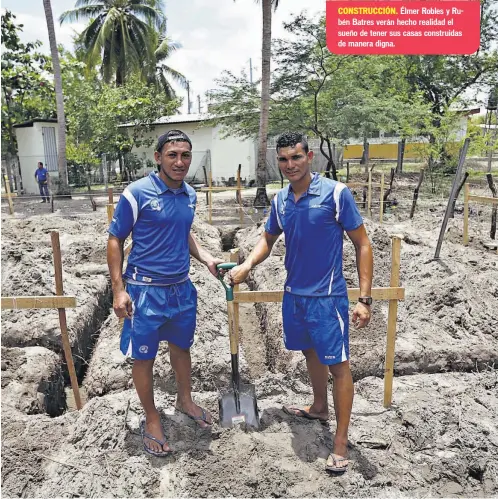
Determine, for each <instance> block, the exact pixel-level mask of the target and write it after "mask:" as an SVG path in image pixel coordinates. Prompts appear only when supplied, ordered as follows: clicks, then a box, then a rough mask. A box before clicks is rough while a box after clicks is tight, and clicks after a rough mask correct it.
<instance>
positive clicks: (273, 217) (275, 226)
mask: <svg viewBox="0 0 498 499" xmlns="http://www.w3.org/2000/svg"><path fill="white" fill-rule="evenodd" d="M277 203H278V194H277V195H276V196H274V198H273V201H272V202H271V210H270V216H269V217H268V220H267V221H266V224H265V232H268V234H272V235H273V236H279V235H280V234H282V232H283V228H282V223H281V221H280V218H279V214H278V207H277Z"/></svg>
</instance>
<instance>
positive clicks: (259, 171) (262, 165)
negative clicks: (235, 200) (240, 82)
mask: <svg viewBox="0 0 498 499" xmlns="http://www.w3.org/2000/svg"><path fill="white" fill-rule="evenodd" d="M272 3H274V4H275V9H276V8H277V7H278V0H261V7H262V13H263V36H262V48H261V61H262V64H261V65H262V74H261V114H260V118H259V134H258V164H257V166H256V186H257V188H258V189H257V191H256V197H255V199H254V205H255V206H268V205H269V204H270V203H269V201H268V196H267V195H266V178H267V176H266V150H267V143H268V113H269V110H270V75H271V73H270V60H271V8H272Z"/></svg>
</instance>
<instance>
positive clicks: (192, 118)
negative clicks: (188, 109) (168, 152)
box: [119, 113, 213, 128]
mask: <svg viewBox="0 0 498 499" xmlns="http://www.w3.org/2000/svg"><path fill="white" fill-rule="evenodd" d="M211 118H213V116H212V115H209V114H205V113H204V114H197V113H196V114H173V115H171V116H161V117H160V118H159V119H157V120H155V121H153V122H152V123H150V124H151V125H176V124H181V123H200V122H201V121H207V120H209V119H211ZM131 126H136V124H135V123H125V124H123V125H119V127H120V128H123V127H131Z"/></svg>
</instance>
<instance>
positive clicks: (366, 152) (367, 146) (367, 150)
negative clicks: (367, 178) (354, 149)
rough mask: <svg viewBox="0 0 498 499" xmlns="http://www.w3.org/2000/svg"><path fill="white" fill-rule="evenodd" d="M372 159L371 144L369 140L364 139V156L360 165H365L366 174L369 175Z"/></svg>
mask: <svg viewBox="0 0 498 499" xmlns="http://www.w3.org/2000/svg"><path fill="white" fill-rule="evenodd" d="M369 157H370V144H369V143H368V140H367V138H366V137H365V138H364V139H363V154H362V157H361V161H360V165H365V173H368V160H369Z"/></svg>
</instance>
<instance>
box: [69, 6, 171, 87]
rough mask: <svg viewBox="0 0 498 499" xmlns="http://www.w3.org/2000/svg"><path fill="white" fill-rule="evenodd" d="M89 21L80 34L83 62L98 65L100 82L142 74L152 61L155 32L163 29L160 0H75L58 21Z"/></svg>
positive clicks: (90, 65)
mask: <svg viewBox="0 0 498 499" xmlns="http://www.w3.org/2000/svg"><path fill="white" fill-rule="evenodd" d="M82 20H89V21H90V22H89V25H88V26H87V28H86V29H85V30H84V31H83V33H81V36H80V43H81V46H82V47H84V48H85V62H86V63H87V65H88V66H89V67H95V66H97V65H100V70H101V74H102V76H103V78H104V81H105V82H107V83H110V82H111V81H115V83H116V84H117V85H122V84H123V83H124V82H125V81H126V79H127V78H128V76H129V75H130V74H135V73H140V74H143V72H144V69H145V68H147V66H148V65H150V62H151V61H154V60H155V57H154V51H155V49H156V48H157V46H156V45H155V42H156V41H157V36H156V35H155V31H159V32H161V31H162V30H164V26H165V22H166V18H165V16H164V5H163V2H162V1H161V0H107V1H105V2H102V3H96V2H95V1H94V0H78V1H77V2H76V8H75V9H73V10H69V11H66V12H64V13H63V14H62V15H61V17H60V21H61V24H62V23H64V22H66V21H67V22H77V21H82Z"/></svg>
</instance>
